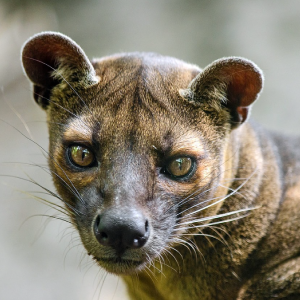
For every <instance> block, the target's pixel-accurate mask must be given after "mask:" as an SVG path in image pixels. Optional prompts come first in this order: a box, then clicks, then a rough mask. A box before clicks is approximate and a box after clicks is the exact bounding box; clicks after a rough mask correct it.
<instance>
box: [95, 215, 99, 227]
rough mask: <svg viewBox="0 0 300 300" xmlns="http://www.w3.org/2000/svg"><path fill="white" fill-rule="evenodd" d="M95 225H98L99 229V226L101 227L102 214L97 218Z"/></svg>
mask: <svg viewBox="0 0 300 300" xmlns="http://www.w3.org/2000/svg"><path fill="white" fill-rule="evenodd" d="M95 225H96V228H97V229H98V228H99V225H100V216H98V217H97V218H96V221H95Z"/></svg>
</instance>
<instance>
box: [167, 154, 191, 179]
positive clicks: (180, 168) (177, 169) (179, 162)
mask: <svg viewBox="0 0 300 300" xmlns="http://www.w3.org/2000/svg"><path fill="white" fill-rule="evenodd" d="M166 170H167V172H168V173H169V174H170V175H171V176H174V177H177V178H180V177H184V176H187V175H189V174H190V173H191V171H192V170H193V160H192V159H191V158H190V157H178V158H175V159H173V160H172V161H170V162H169V163H168V165H167V166H166Z"/></svg>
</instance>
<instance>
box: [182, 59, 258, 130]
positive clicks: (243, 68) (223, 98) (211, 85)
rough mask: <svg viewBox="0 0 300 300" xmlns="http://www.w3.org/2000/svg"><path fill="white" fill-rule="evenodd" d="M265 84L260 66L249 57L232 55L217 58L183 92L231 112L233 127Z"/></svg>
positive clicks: (197, 102)
mask: <svg viewBox="0 0 300 300" xmlns="http://www.w3.org/2000/svg"><path fill="white" fill-rule="evenodd" d="M262 87H263V75H262V72H261V70H260V69H259V68H258V67H257V66H256V65H255V64H254V63H252V62H250V61H249V60H246V59H243V58H238V57H230V58H223V59H220V60H217V61H215V62H214V63H212V64H211V65H209V66H208V67H207V68H205V69H204V70H203V72H201V73H200V74H199V75H198V76H197V77H196V78H195V79H193V80H192V82H191V83H190V86H189V88H188V90H186V91H184V92H183V93H182V94H183V96H186V97H187V98H190V100H192V101H193V102H194V103H196V104H198V105H201V104H202V103H208V104H209V105H211V106H212V107H213V108H215V109H217V110H221V109H222V107H226V108H227V109H228V110H229V111H230V114H231V122H232V127H236V126H237V125H238V124H240V123H243V122H244V121H245V120H246V119H247V117H248V113H249V108H250V106H251V105H252V103H253V102H254V101H255V100H256V99H257V97H258V95H259V93H260V92H261V90H262Z"/></svg>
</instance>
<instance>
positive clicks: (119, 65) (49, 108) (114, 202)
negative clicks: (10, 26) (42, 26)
mask: <svg viewBox="0 0 300 300" xmlns="http://www.w3.org/2000/svg"><path fill="white" fill-rule="evenodd" d="M23 64H24V69H25V72H26V74H27V75H28V77H29V79H30V80H31V81H32V82H33V84H34V93H35V94H34V97H35V100H36V101H37V103H38V104H39V105H40V106H41V107H42V108H43V109H45V111H46V112H47V118H48V125H49V135H50V147H49V165H50V168H51V171H52V174H53V180H54V183H55V186H56V189H57V192H58V194H59V197H60V198H61V200H62V201H63V202H64V204H65V212H66V213H67V214H68V215H69V216H70V219H71V220H72V223H73V224H74V226H75V227H76V228H77V230H78V232H79V234H80V237H81V240H82V243H83V245H84V246H85V248H86V250H87V252H88V254H89V255H91V256H92V257H93V259H94V260H95V261H97V263H98V264H99V265H100V266H101V267H103V268H105V269H106V270H107V271H109V272H112V273H116V274H132V273H136V272H138V271H140V270H142V269H144V268H147V266H149V265H151V264H153V262H154V261H155V260H159V259H163V258H164V257H165V256H168V255H170V253H172V251H176V247H177V245H180V244H184V243H187V244H189V243H190V241H191V238H192V237H193V235H194V234H199V232H201V229H202V228H204V227H205V226H206V225H207V224H208V223H214V222H216V221H217V220H218V219H219V218H220V215H218V212H219V210H220V207H221V205H222V203H223V202H224V201H225V200H226V195H227V194H228V192H229V193H230V191H229V189H228V179H229V178H231V172H232V168H233V167H232V165H230V157H229V156H228V155H229V154H228V145H227V142H228V136H229V134H230V132H231V131H232V130H234V128H236V127H238V126H239V125H240V124H241V123H243V122H244V121H245V120H246V119H247V116H248V111H249V107H250V106H251V104H252V103H253V102H254V100H255V99H256V97H257V95H258V93H259V92H260V90H261V88H262V75H261V73H260V70H259V69H258V68H257V67H256V66H255V65H254V64H253V63H251V62H249V61H247V60H243V59H240V58H228V59H222V60H219V61H216V62H215V63H213V64H212V65H210V66H209V67H207V68H206V69H205V70H204V71H202V70H200V69H199V68H198V67H196V66H193V65H189V64H186V63H184V62H182V61H179V60H176V59H173V58H169V57H162V56H159V55H155V54H151V53H150V54H149V53H131V54H120V55H115V56H110V57H106V58H102V59H99V60H94V61H92V62H90V61H89V60H88V59H87V58H86V56H85V54H84V52H83V51H82V50H81V48H80V47H79V46H78V45H77V44H76V43H75V42H73V41H72V40H70V39H69V38H67V37H65V36H63V35H61V34H57V33H43V34H40V35H37V36H35V37H33V38H32V39H31V40H29V41H28V42H27V43H26V45H25V47H24V50H23ZM234 213H235V212H232V214H234ZM221 217H222V215H221ZM223 217H230V214H229V215H226V216H223ZM171 255H172V254H171Z"/></svg>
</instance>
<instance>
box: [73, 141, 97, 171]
mask: <svg viewBox="0 0 300 300" xmlns="http://www.w3.org/2000/svg"><path fill="white" fill-rule="evenodd" d="M69 158H70V160H71V162H72V163H73V164H74V165H76V166H79V167H90V166H92V165H93V163H94V162H95V156H94V154H93V153H92V152H91V151H90V150H89V149H88V148H86V147H84V146H80V145H73V146H71V147H70V148H69Z"/></svg>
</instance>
